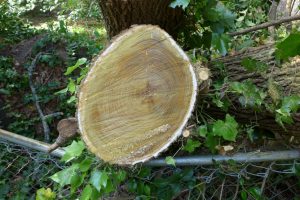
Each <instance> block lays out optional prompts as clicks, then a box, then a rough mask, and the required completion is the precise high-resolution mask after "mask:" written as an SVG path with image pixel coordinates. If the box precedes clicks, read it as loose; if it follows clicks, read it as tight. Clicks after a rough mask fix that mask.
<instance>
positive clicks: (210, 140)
mask: <svg viewBox="0 0 300 200" xmlns="http://www.w3.org/2000/svg"><path fill="white" fill-rule="evenodd" d="M218 144H219V138H218V137H216V136H213V135H207V137H206V140H205V146H206V147H207V148H209V150H210V151H211V152H212V153H215V152H216V151H217V150H216V146H217V145H218Z"/></svg>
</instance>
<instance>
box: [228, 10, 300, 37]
mask: <svg viewBox="0 0 300 200" xmlns="http://www.w3.org/2000/svg"><path fill="white" fill-rule="evenodd" d="M296 20H300V15H295V16H292V17H285V18H282V19H279V20H275V21H271V22H266V23H262V24H259V25H257V26H253V27H250V28H246V29H243V30H240V31H236V32H232V33H229V34H228V35H230V36H237V35H243V34H245V33H249V32H252V31H257V30H260V29H263V28H267V27H270V26H276V25H279V24H283V23H287V22H291V21H296Z"/></svg>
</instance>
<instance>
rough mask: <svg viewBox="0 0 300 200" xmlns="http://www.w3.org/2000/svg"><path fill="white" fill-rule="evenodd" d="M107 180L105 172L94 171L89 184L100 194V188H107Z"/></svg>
mask: <svg viewBox="0 0 300 200" xmlns="http://www.w3.org/2000/svg"><path fill="white" fill-rule="evenodd" d="M107 180H108V175H107V173H106V172H105V171H99V170H95V171H93V172H92V174H91V179H90V183H91V184H92V186H94V187H95V188H96V189H97V190H98V192H100V191H101V188H102V187H103V188H105V187H106V186H107Z"/></svg>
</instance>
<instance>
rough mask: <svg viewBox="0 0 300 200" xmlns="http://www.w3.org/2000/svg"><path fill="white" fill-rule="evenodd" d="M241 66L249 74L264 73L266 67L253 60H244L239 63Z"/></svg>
mask: <svg viewBox="0 0 300 200" xmlns="http://www.w3.org/2000/svg"><path fill="white" fill-rule="evenodd" d="M241 64H242V66H243V67H244V68H245V69H246V70H248V71H250V72H255V71H258V72H265V71H266V70H267V68H268V65H267V64H265V63H262V62H260V61H258V60H255V59H253V58H244V59H243V60H242V62H241Z"/></svg>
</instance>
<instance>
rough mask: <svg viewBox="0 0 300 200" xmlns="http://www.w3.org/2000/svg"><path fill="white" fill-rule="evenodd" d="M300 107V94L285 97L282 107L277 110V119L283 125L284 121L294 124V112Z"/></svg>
mask: <svg viewBox="0 0 300 200" xmlns="http://www.w3.org/2000/svg"><path fill="white" fill-rule="evenodd" d="M299 109H300V96H297V95H292V96H286V97H283V100H282V102H281V105H280V108H279V109H277V110H276V121H277V122H278V123H279V124H280V125H282V126H283V127H284V125H283V123H287V124H292V123H293V118H292V114H293V113H296V112H297V111H298V110H299Z"/></svg>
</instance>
